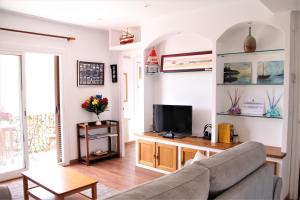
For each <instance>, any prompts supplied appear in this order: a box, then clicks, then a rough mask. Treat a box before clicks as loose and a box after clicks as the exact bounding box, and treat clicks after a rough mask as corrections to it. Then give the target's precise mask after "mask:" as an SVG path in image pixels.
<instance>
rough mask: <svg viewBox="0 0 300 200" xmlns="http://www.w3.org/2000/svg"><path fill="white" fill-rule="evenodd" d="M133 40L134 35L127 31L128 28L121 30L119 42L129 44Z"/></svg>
mask: <svg viewBox="0 0 300 200" xmlns="http://www.w3.org/2000/svg"><path fill="white" fill-rule="evenodd" d="M133 41H134V35H133V34H131V33H129V32H128V28H127V30H126V31H123V32H122V35H121V36H120V44H129V43H132V42H133Z"/></svg>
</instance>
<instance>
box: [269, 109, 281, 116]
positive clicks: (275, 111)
mask: <svg viewBox="0 0 300 200" xmlns="http://www.w3.org/2000/svg"><path fill="white" fill-rule="evenodd" d="M266 117H280V112H279V108H278V107H273V108H269V109H268V110H267V113H266Z"/></svg>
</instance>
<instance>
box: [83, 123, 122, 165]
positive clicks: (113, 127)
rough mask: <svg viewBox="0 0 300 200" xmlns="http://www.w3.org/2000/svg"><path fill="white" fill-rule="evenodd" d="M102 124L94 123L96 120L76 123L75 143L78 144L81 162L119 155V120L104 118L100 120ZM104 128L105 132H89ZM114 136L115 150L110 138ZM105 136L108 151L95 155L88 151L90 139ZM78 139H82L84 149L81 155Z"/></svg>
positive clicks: (86, 162) (88, 163) (87, 163)
mask: <svg viewBox="0 0 300 200" xmlns="http://www.w3.org/2000/svg"><path fill="white" fill-rule="evenodd" d="M101 123H102V125H96V122H85V123H79V124H77V138H78V139H77V145H78V160H79V162H81V163H84V164H86V165H90V162H92V161H97V160H101V159H104V158H111V157H120V130H119V122H118V121H115V120H106V121H102V122H101ZM96 129H106V130H107V132H105V133H91V130H96ZM113 137H115V138H116V150H113V149H112V138H113ZM103 138H107V141H108V151H107V152H105V153H103V154H101V155H95V154H94V153H91V152H90V140H99V139H103ZM80 140H83V141H84V146H83V148H84V149H85V151H86V156H82V155H81V145H80Z"/></svg>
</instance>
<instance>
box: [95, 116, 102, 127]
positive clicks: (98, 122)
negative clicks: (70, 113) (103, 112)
mask: <svg viewBox="0 0 300 200" xmlns="http://www.w3.org/2000/svg"><path fill="white" fill-rule="evenodd" d="M97 118H98V120H97V121H96V125H102V123H101V120H100V114H98V115H97Z"/></svg>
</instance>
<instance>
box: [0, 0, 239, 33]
mask: <svg viewBox="0 0 300 200" xmlns="http://www.w3.org/2000/svg"><path fill="white" fill-rule="evenodd" d="M228 1H234V0H227V2H228ZM217 3H220V1H219V0H0V8H1V9H3V10H8V11H13V12H18V13H22V14H27V15H32V16H36V17H42V18H46V19H51V20H55V21H60V22H65V23H71V24H77V25H82V26H87V27H92V28H97V29H111V28H124V27H125V26H128V27H130V26H139V25H140V24H141V23H142V21H144V20H148V19H151V18H159V17H162V16H165V15H172V14H176V13H182V12H189V11H193V10H196V9H199V8H201V7H207V6H211V5H215V4H217ZM0 12H1V10H0Z"/></svg>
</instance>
